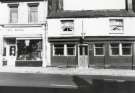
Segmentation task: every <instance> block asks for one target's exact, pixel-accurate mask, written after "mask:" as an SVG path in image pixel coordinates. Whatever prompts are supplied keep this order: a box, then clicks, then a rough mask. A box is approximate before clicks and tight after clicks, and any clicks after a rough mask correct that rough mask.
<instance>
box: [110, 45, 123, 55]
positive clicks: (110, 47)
mask: <svg viewBox="0 0 135 93" xmlns="http://www.w3.org/2000/svg"><path fill="white" fill-rule="evenodd" d="M111 44H118V49H119V54H118V55H113V54H112V47H111ZM111 44H110V45H109V52H110V53H109V54H110V56H120V54H121V51H120V43H111Z"/></svg>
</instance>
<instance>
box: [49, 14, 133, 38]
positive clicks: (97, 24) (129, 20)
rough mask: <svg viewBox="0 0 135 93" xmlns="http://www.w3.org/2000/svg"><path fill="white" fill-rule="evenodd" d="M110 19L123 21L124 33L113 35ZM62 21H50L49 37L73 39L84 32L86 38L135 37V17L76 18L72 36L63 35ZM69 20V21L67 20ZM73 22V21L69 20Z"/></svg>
mask: <svg viewBox="0 0 135 93" xmlns="http://www.w3.org/2000/svg"><path fill="white" fill-rule="evenodd" d="M109 19H123V20H124V32H123V33H121V34H111V33H110V32H111V29H110V22H109ZM60 20H64V19H48V36H49V37H71V36H81V33H82V31H83V32H84V33H86V34H85V36H116V35H118V36H135V26H134V24H135V17H121V18H118V17H116V18H115V17H112V18H111V17H106V18H83V19H81V18H76V19H73V20H74V22H75V23H74V32H73V33H72V34H63V33H62V29H61V22H60ZM66 20H67V19H66ZM69 20H72V19H69Z"/></svg>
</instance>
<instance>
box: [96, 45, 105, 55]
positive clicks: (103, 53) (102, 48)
mask: <svg viewBox="0 0 135 93" xmlns="http://www.w3.org/2000/svg"><path fill="white" fill-rule="evenodd" d="M96 44H103V47H98V48H102V49H103V55H97V54H96V48H97V47H96ZM94 56H105V44H104V43H95V44H94Z"/></svg>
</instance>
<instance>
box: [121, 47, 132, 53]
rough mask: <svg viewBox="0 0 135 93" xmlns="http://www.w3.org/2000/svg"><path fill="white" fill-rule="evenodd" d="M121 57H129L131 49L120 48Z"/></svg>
mask: <svg viewBox="0 0 135 93" xmlns="http://www.w3.org/2000/svg"><path fill="white" fill-rule="evenodd" d="M122 53H123V55H131V48H122Z"/></svg>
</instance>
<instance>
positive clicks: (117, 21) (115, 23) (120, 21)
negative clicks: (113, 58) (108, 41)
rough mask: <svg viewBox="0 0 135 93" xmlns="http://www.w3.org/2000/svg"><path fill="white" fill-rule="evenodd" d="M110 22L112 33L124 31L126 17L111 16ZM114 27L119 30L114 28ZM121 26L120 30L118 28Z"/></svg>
mask: <svg viewBox="0 0 135 93" xmlns="http://www.w3.org/2000/svg"><path fill="white" fill-rule="evenodd" d="M109 23H110V33H112V34H121V33H124V19H122V18H119V19H117V18H111V19H109ZM112 28H113V29H117V30H113V29H112ZM119 28H120V30H118V29H119Z"/></svg>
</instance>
